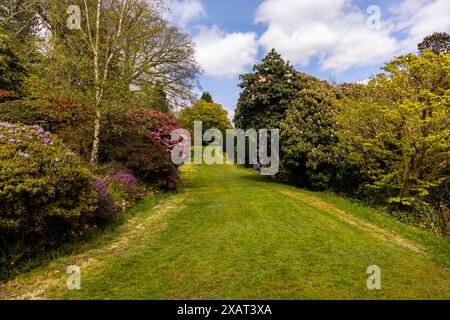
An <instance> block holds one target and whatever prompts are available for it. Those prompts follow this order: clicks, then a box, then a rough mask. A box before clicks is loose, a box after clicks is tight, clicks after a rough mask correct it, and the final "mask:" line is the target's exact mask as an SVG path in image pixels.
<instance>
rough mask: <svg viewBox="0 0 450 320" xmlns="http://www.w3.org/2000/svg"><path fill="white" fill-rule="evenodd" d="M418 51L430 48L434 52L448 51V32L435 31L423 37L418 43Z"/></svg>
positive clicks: (449, 35)
mask: <svg viewBox="0 0 450 320" xmlns="http://www.w3.org/2000/svg"><path fill="white" fill-rule="evenodd" d="M418 49H419V51H420V52H423V51H425V50H427V49H428V50H430V51H431V52H433V53H435V54H439V53H450V34H448V33H445V32H435V33H433V34H432V35H431V36H428V37H425V39H423V41H422V42H421V43H419V45H418Z"/></svg>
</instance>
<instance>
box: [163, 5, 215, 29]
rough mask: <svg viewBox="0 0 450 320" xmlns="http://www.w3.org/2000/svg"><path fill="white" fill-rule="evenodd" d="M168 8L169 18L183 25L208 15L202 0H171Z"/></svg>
mask: <svg viewBox="0 0 450 320" xmlns="http://www.w3.org/2000/svg"><path fill="white" fill-rule="evenodd" d="M168 10H169V12H168V14H167V16H168V19H169V20H170V21H171V22H173V23H175V24H178V25H180V26H181V27H185V26H187V25H188V24H189V23H190V22H192V21H195V20H197V19H200V18H203V17H205V16H206V11H205V8H204V7H203V4H202V2H201V1H200V0H169V1H168Z"/></svg>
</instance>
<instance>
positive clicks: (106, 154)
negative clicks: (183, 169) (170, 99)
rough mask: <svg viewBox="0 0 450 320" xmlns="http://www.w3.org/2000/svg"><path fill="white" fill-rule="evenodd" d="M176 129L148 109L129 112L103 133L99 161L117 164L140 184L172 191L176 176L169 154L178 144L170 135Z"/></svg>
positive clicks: (167, 118) (171, 120) (174, 124)
mask: <svg viewBox="0 0 450 320" xmlns="http://www.w3.org/2000/svg"><path fill="white" fill-rule="evenodd" d="M179 128H180V126H179V125H178V123H177V122H176V120H175V119H174V118H173V117H171V116H169V115H167V114H164V113H161V112H158V111H154V110H149V109H133V110H129V111H128V112H126V114H125V115H124V117H123V118H122V119H120V120H117V121H115V123H114V124H112V125H110V128H106V129H105V130H104V132H105V134H104V137H103V139H102V150H101V157H102V160H103V161H105V162H110V161H115V162H118V163H121V164H122V165H123V166H124V167H125V168H127V169H129V170H131V171H132V172H133V174H134V175H136V176H137V177H138V178H140V179H141V180H143V181H144V182H149V183H153V184H157V185H159V186H162V187H164V188H167V189H173V188H175V187H176V185H177V183H178V181H179V177H178V170H177V166H176V165H174V164H173V162H172V159H171V151H172V150H173V148H174V146H175V145H176V144H177V143H179V141H173V140H172V139H171V133H172V132H173V131H174V130H176V129H179ZM117 146H120V147H117Z"/></svg>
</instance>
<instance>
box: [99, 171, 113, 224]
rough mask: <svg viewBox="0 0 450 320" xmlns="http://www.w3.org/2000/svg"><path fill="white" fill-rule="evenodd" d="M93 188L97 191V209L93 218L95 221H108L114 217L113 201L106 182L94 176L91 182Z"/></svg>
mask: <svg viewBox="0 0 450 320" xmlns="http://www.w3.org/2000/svg"><path fill="white" fill-rule="evenodd" d="M93 188H94V190H95V191H96V192H97V193H98V201H97V210H96V214H95V216H94V218H95V219H94V220H95V222H97V223H102V222H108V221H112V220H114V218H115V217H116V213H117V210H116V207H115V205H116V204H115V202H114V200H113V198H112V195H111V192H110V191H109V190H108V187H107V184H106V183H105V181H103V180H102V179H100V178H96V179H95V180H94V183H93Z"/></svg>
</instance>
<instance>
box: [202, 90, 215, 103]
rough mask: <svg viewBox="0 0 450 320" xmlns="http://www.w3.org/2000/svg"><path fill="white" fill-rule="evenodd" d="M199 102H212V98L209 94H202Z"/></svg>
mask: <svg viewBox="0 0 450 320" xmlns="http://www.w3.org/2000/svg"><path fill="white" fill-rule="evenodd" d="M200 100H204V101H206V102H214V101H213V98H212V96H211V94H210V93H209V92H203V94H202V96H201V98H200Z"/></svg>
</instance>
